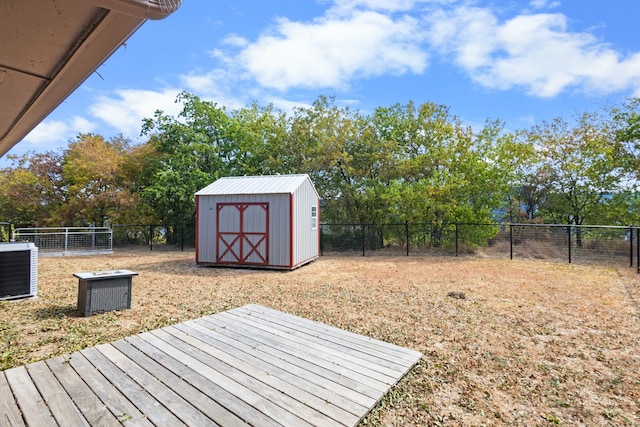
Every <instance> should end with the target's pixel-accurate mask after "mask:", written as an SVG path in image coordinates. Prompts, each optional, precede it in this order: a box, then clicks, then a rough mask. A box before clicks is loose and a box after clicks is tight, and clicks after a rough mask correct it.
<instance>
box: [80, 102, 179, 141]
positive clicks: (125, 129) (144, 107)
mask: <svg viewBox="0 0 640 427" xmlns="http://www.w3.org/2000/svg"><path fill="white" fill-rule="evenodd" d="M179 92H180V91H179V90H177V89H165V90H163V91H161V92H156V91H150V90H137V89H119V90H117V91H116V92H115V96H106V95H103V96H100V97H98V98H97V101H96V102H94V103H93V104H92V105H91V106H90V107H89V111H90V113H91V114H92V115H93V116H94V117H96V118H99V119H100V120H102V121H103V122H105V123H107V124H108V125H109V126H111V127H112V128H114V129H115V130H116V131H117V132H118V133H121V134H122V135H124V136H125V137H126V138H131V139H133V140H135V139H137V138H138V137H139V136H140V131H141V129H142V120H143V119H144V118H149V117H153V115H154V113H155V111H156V110H162V111H163V112H164V113H165V114H169V115H172V116H177V115H178V114H179V113H180V111H181V109H182V106H181V105H180V104H177V103H176V102H175V101H176V97H177V96H178V94H179Z"/></svg>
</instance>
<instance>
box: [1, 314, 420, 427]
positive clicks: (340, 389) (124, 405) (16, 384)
mask: <svg viewBox="0 0 640 427" xmlns="http://www.w3.org/2000/svg"><path fill="white" fill-rule="evenodd" d="M420 357H421V354H420V353H418V352H416V351H413V350H409V349H406V348H402V347H398V346H396V345H392V344H389V343H386V342H382V341H379V340H374V339H371V338H368V337H365V336H362V335H358V334H354V333H351V332H347V331H344V330H341V329H338V328H334V327H331V326H328V325H325V324H322V323H318V322H314V321H311V320H308V319H304V318H301V317H297V316H293V315H290V314H286V313H282V312H279V311H276V310H272V309H269V308H266V307H262V306H259V305H247V306H244V307H239V308H236V309H233V310H230V311H225V312H222V313H217V314H214V315H211V316H206V317H202V318H200V319H196V320H191V321H188V322H184V323H180V324H177V325H173V326H169V327H166V328H162V329H157V330H154V331H150V332H145V333H142V334H139V335H135V336H132V337H129V338H125V339H122V340H119V341H116V342H113V343H109V344H103V345H99V346H97V347H92V348H88V349H85V350H82V351H79V352H76V353H73V354H70V355H66V356H60V357H55V358H52V359H48V360H46V361H40V362H36V363H32V364H29V365H26V366H21V367H18V368H13V369H9V370H6V371H4V372H0V425H7V426H24V425H26V426H47V427H48V426H55V425H59V426H64V427H67V426H116V425H127V426H163V427H164V426H198V427H200V426H240V425H243V426H246V425H247V424H249V425H254V426H261V427H262V426H355V425H357V424H358V423H359V422H360V420H361V419H362V418H363V417H364V416H365V415H366V414H367V413H368V412H369V411H370V410H371V409H372V408H373V407H374V406H375V405H376V404H377V403H378V401H379V400H380V399H381V398H382V397H383V396H384V395H385V394H386V393H387V392H388V391H389V389H390V388H391V387H392V386H393V385H395V384H396V383H397V382H398V381H399V380H400V379H401V378H402V377H403V376H404V375H405V374H406V373H407V372H408V371H409V370H410V369H411V368H412V367H413V366H414V365H415V364H416V363H417V362H418V361H419V360H420Z"/></svg>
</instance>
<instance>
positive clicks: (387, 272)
mask: <svg viewBox="0 0 640 427" xmlns="http://www.w3.org/2000/svg"><path fill="white" fill-rule="evenodd" d="M39 268H40V289H39V298H38V299H35V300H24V301H15V302H2V301H0V369H6V368H9V367H12V366H17V365H20V364H24V363H28V362H32V361H35V360H38V359H42V358H48V357H50V356H53V355H59V354H64V353H68V352H72V351H75V350H79V349H81V348H84V347H87V346H92V345H95V344H98V343H103V342H108V341H113V340H116V339H119V338H121V337H124V336H127V335H132V334H136V333H138V332H141V331H145V330H150V329H155V328H158V327H162V326H165V325H169V324H173V323H177V322H181V321H185V320H188V319H192V318H196V317H200V316H203V315H207V314H211V313H215V312H218V311H222V310H227V309H230V308H234V307H238V306H241V305H244V304H247V303H257V304H263V305H266V306H269V307H272V308H275V309H278V310H282V311H286V312H289V313H293V314H297V315H300V316H304V317H307V318H310V319H313V320H317V321H321V322H325V323H328V324H331V325H334V326H337V327H340V328H344V329H347V330H350V331H353V332H357V333H361V334H364V335H368V336H371V337H374V338H378V339H382V340H385V341H388V342H392V343H394V344H397V345H401V346H405V347H409V348H412V349H415V350H418V351H420V352H422V353H423V354H424V357H423V359H422V361H421V362H420V363H419V364H418V365H417V366H416V367H415V368H414V369H413V370H412V371H411V372H410V373H409V374H408V375H407V376H406V377H405V378H404V379H403V380H402V381H401V382H400V383H399V384H398V386H397V387H395V388H394V389H393V390H392V391H391V392H390V393H389V394H388V395H387V396H386V397H385V398H384V399H383V400H382V401H381V402H380V404H379V405H378V407H376V409H374V411H373V412H372V413H371V414H370V415H369V416H368V417H367V418H366V419H365V420H364V421H363V424H367V425H392V426H406V425H419V426H424V425H451V426H480V425H504V426H507V425H509V426H512V425H521V426H532V425H534V426H536V425H538V426H545V425H558V424H562V425H585V426H598V425H611V426H625V425H629V426H634V425H640V374H639V371H640V369H639V367H640V344H639V340H638V338H639V337H640V319H639V317H638V314H639V311H638V305H639V302H640V277H639V276H638V275H636V274H635V272H634V270H633V269H629V268H627V269H622V268H621V269H613V268H603V267H594V266H578V265H569V264H561V263H547V262H543V261H523V260H517V261H516V260H514V261H509V260H496V259H477V258H476V259H472V258H466V259H451V258H441V259H436V258H418V257H410V258H405V257H395V258H387V257H385V258H382V257H376V258H338V257H322V258H321V259H319V260H318V261H316V262H314V263H312V264H310V265H308V266H305V267H303V268H301V269H298V270H296V271H293V272H274V271H250V270H234V269H212V268H203V267H198V266H196V265H195V263H194V255H193V253H167V252H152V253H151V252H126V253H121V252H118V253H116V254H115V255H113V256H108V257H84V258H79V257H78V258H46V259H44V258H43V259H41V260H40V266H39ZM120 268H126V269H130V270H133V271H136V272H138V273H139V276H138V277H136V278H135V279H134V290H133V303H132V308H131V310H124V311H119V312H111V313H105V314H99V315H95V316H91V317H89V318H81V317H78V315H77V313H76V298H77V279H75V278H74V277H73V276H72V273H73V272H76V271H92V270H107V269H120Z"/></svg>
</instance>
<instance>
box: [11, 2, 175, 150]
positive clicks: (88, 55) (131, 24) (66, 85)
mask: <svg viewBox="0 0 640 427" xmlns="http://www.w3.org/2000/svg"><path fill="white" fill-rule="evenodd" d="M181 2H182V0H81V1H79V0H0V112H1V114H0V157H1V156H3V155H4V154H5V153H6V152H7V151H9V150H10V149H11V147H13V146H14V145H16V144H17V143H18V142H20V141H21V140H22V138H24V137H25V136H26V135H27V134H28V133H29V132H30V131H31V130H32V129H33V128H34V127H36V126H37V125H38V123H40V122H41V121H42V120H43V119H44V118H45V117H46V116H47V115H48V114H49V113H50V112H51V111H53V110H54V109H55V108H56V107H57V106H58V105H59V104H60V103H61V102H62V101H63V100H64V99H65V98H66V97H67V96H69V94H71V92H73V91H74V90H75V89H76V87H78V85H80V83H82V82H83V81H84V80H85V79H86V78H87V77H88V76H89V75H91V73H93V71H94V70H95V69H96V68H98V66H100V64H102V63H103V62H104V61H105V60H106V59H107V58H108V57H109V56H110V55H111V54H112V53H113V52H114V51H115V50H116V49H118V47H120V46H121V45H122V43H123V42H124V41H125V40H127V38H128V37H129V36H130V35H131V34H132V33H133V32H135V31H136V29H137V28H138V27H139V26H140V25H142V23H143V22H145V20H146V19H162V18H164V17H165V16H168V15H170V14H171V13H173V12H174V11H175V10H176V9H178V7H179V6H180V4H181Z"/></svg>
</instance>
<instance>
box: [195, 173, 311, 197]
mask: <svg viewBox="0 0 640 427" xmlns="http://www.w3.org/2000/svg"><path fill="white" fill-rule="evenodd" d="M306 180H309V182H310V183H311V185H312V186H313V183H312V182H311V180H310V179H309V175H306V174H297V175H264V176H235V177H224V178H220V179H219V180H217V181H215V182H214V183H212V184H210V185H208V186H206V187H205V188H203V189H202V190H200V191H198V192H197V193H196V196H217V195H232V194H293V193H294V192H295V191H296V190H297V189H298V187H300V186H301V185H302V184H303V183H304V182H305V181H306ZM314 190H315V187H314Z"/></svg>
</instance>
